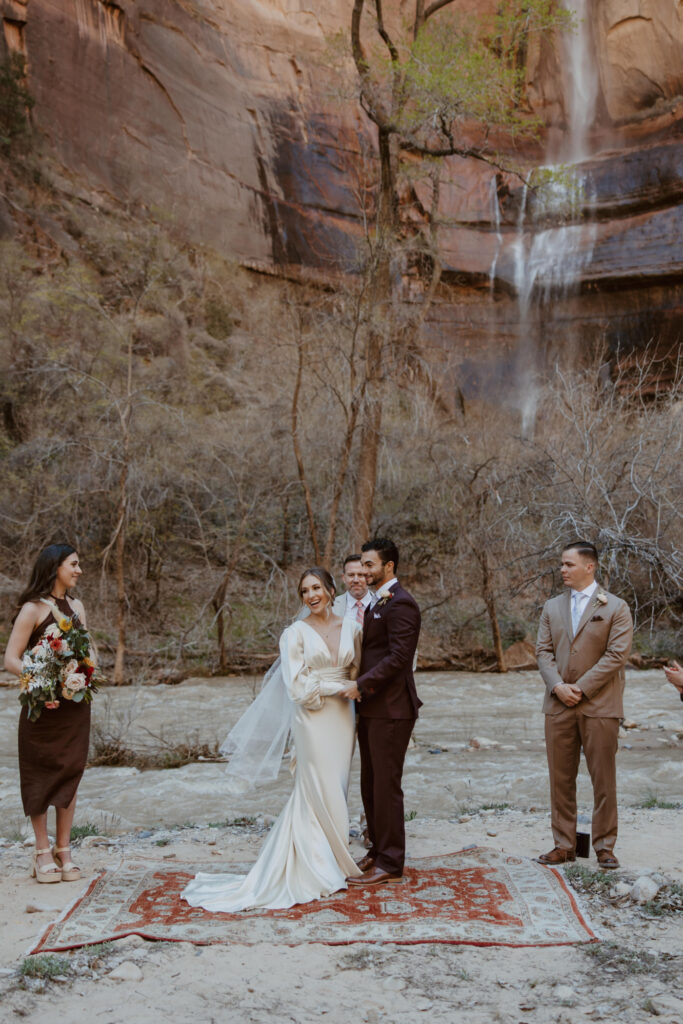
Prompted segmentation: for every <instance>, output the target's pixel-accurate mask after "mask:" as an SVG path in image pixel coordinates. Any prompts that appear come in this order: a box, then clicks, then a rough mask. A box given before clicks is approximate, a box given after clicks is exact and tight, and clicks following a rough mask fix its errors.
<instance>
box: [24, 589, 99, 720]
mask: <svg viewBox="0 0 683 1024" xmlns="http://www.w3.org/2000/svg"><path fill="white" fill-rule="evenodd" d="M43 600H44V599H43ZM45 604H49V606H50V608H51V610H52V614H53V615H54V617H55V619H56V622H55V623H54V624H53V625H51V626H48V627H47V629H46V630H45V632H44V633H43V635H42V636H41V638H40V640H39V641H38V643H37V644H36V645H35V646H34V647H32V648H31V649H30V650H27V651H26V652H25V654H24V657H23V659H22V673H21V675H20V676H19V687H20V693H19V700H20V702H21V703H22V704H23V705H24V707H25V708H26V709H27V711H28V719H29V722H35V721H37V719H38V718H40V715H41V712H42V710H43V708H48V709H53V708H58V707H59V698H60V697H62V698H64V700H72V701H74V703H76V704H79V703H80V702H81V701H85V703H86V704H89V703H90V702H91V700H92V698H93V693H96V692H97V682H98V680H97V678H96V676H95V663H94V661H93V660H92V658H91V656H90V655H91V648H90V637H89V635H88V631H87V629H86V628H85V626H83V625H82V623H81V621H80V619H79V618H78V615H77V614H74V615H73V616H72V617H71V618H69V617H68V616H66V615H62V614H61V612H60V611H59V609H58V608H56V607H55V606H53V605H52V604H51V603H50V602H48V601H45Z"/></svg>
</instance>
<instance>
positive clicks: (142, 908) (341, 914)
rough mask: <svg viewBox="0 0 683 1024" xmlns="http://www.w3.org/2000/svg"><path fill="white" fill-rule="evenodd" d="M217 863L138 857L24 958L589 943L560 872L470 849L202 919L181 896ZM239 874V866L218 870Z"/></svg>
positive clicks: (100, 881)
mask: <svg viewBox="0 0 683 1024" xmlns="http://www.w3.org/2000/svg"><path fill="white" fill-rule="evenodd" d="M207 870H214V871H215V870H216V864H215V862H214V863H212V864H211V865H207V864H183V865H177V866H175V867H170V866H169V864H168V863H166V864H163V865H160V864H155V863H151V862H150V861H144V860H141V859H138V860H135V861H132V860H131V861H129V862H127V863H125V864H122V865H121V866H120V867H118V868H116V869H115V870H113V871H106V872H104V873H103V874H101V875H99V876H98V877H97V878H95V879H94V880H93V881H92V882H91V883H90V885H89V886H88V889H87V890H86V892H85V893H84V894H83V895H82V896H80V897H79V898H78V899H77V900H76V902H75V903H74V904H73V905H72V906H71V907H69V908H68V910H66V911H65V912H64V914H62V916H61V918H60V919H59V920H58V921H56V922H55V923H53V924H51V925H50V926H49V927H48V929H47V930H46V932H45V934H44V935H43V936H42V938H41V939H40V941H39V942H38V944H37V945H36V947H35V949H32V950H31V952H32V953H39V952H46V951H57V950H63V949H73V948H75V947H77V946H85V945H89V944H90V943H95V942H104V941H107V940H111V939H116V938H121V937H122V936H124V935H131V934H136V935H141V936H143V937H144V938H147V939H162V940H165V941H173V942H179V941H187V942H196V943H213V942H232V943H237V944H241V945H252V944H254V943H257V942H270V943H275V944H280V945H298V944H300V943H304V942H324V943H328V944H332V945H335V944H338V943H339V944H342V943H349V942H398V943H416V942H452V943H466V944H470V945H475V946H553V945H564V944H567V943H574V942H591V941H593V940H595V938H596V936H595V934H594V933H593V931H592V929H591V927H590V924H589V922H588V921H587V919H586V917H585V915H584V914H583V913H582V911H581V910H580V909H579V906H578V904H577V901H576V897H575V896H574V895H573V894H572V892H571V890H570V889H569V888H568V886H567V884H566V882H565V880H564V878H563V877H562V875H561V874H560V872H558V871H554V870H550V869H548V868H544V867H541V865H540V864H537V863H535V861H532V860H527V859H525V858H522V857H511V856H508V855H507V854H505V853H500V852H498V851H496V850H489V849H486V848H484V847H475V848H472V849H468V850H461V851H460V852H458V853H451V854H447V855H446V856H442V857H427V858H424V859H423V860H414V861H411V862H410V864H409V865H408V866H407V868H406V872H405V875H404V878H403V881H402V882H400V883H394V884H392V885H385V886H380V887H379V888H376V889H370V890H366V891H363V890H350V891H342V892H339V893H336V894H335V895H333V896H329V897H327V899H322V900H318V901H316V902H315V903H306V904H300V905H298V906H295V907H292V908H291V909H289V910H251V911H243V912H242V913H240V914H210V913H207V911H205V910H197V909H193V908H192V907H189V906H188V905H187V903H185V902H184V901H183V900H181V899H180V893H181V891H182V890H183V888H184V887H185V885H186V884H187V882H188V880H189V879H190V878H192V876H193V875H194V874H195V873H196V872H197V871H207ZM221 870H222V871H226V870H229V871H232V872H242V871H245V870H246V866H245V865H241V864H240V865H230V866H229V867H227V866H226V865H223V866H222V868H221Z"/></svg>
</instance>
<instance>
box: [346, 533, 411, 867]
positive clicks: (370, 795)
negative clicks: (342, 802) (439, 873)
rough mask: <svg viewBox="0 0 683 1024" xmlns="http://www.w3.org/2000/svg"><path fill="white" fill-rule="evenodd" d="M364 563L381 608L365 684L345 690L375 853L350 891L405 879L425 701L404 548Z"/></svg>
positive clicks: (381, 549) (372, 551) (369, 640)
mask: <svg viewBox="0 0 683 1024" xmlns="http://www.w3.org/2000/svg"><path fill="white" fill-rule="evenodd" d="M361 551H362V554H361V563H362V565H363V568H364V570H365V574H366V576H367V580H368V584H369V586H371V587H374V588H375V596H376V599H377V600H376V602H375V604H373V605H370V606H369V607H368V609H367V610H366V612H365V620H364V623H363V650H362V655H361V663H360V671H359V675H358V679H357V680H356V682H355V683H353V684H352V685H351V686H349V687H347V689H346V690H344V691H343V695H344V696H345V697H349V698H350V699H353V700H356V702H357V706H358V745H359V747H360V759H361V777H360V786H361V796H362V798H363V806H364V808H365V815H366V817H367V822H368V833H369V838H370V844H371V845H370V849H369V851H368V853H367V854H366V856H365V857H363V859H362V860H361V861H359V862H358V866H359V867H360V868H361V870H362V871H363V874H362V875H361V876H360V877H359V878H348V879H347V882H348V884H349V885H362V886H366V885H381V884H383V883H384V882H392V881H396V880H398V879H399V878H401V876H402V874H403V862H404V860H405V845H406V840H405V826H404V817H403V790H402V789H401V779H402V776H403V761H404V759H405V754H406V750H407V748H408V741H409V740H410V734H411V733H412V731H413V726H414V725H415V719H416V718H417V713H418V708H419V707H420V706H421V704H422V701H421V700H420V699H419V698H418V696H417V691H416V689H415V680H414V678H413V658H414V655H415V650H416V648H417V640H418V636H419V634H420V609H419V608H418V606H417V603H416V602H415V600H414V598H412V597H411V596H410V594H409V593H408V591H407V590H404V589H403V587H402V586H401V584H400V583H399V582H398V580H397V578H396V570H397V568H398V549H397V547H396V545H395V544H394V543H393V542H392V541H390V540H387V539H386V538H384V537H376V538H375V539H373V540H369V541H367V543H365V544H363V546H362V548H361Z"/></svg>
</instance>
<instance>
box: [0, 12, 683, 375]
mask: <svg viewBox="0 0 683 1024" xmlns="http://www.w3.org/2000/svg"><path fill="white" fill-rule="evenodd" d="M463 2H464V3H465V6H467V4H471V2H472V0H466V2H465V0H463ZM387 6H388V7H390V11H389V14H388V16H389V17H396V16H399V15H400V13H401V10H402V5H401V2H400V0H395V2H394V3H393V4H387ZM350 8H351V4H350V0H320V2H319V3H317V4H311V3H310V2H308V0H305V2H304V0H0V14H1V15H2V17H3V28H4V41H5V46H6V47H8V48H9V49H14V50H16V49H19V50H21V51H22V52H24V53H25V54H26V56H27V60H28V68H29V80H30V88H31V90H32V92H33V94H34V96H35V99H36V107H35V110H34V118H35V121H36V123H37V125H38V126H39V127H40V129H41V130H42V131H43V132H44V133H45V134H46V135H47V137H48V138H49V140H50V142H51V144H52V146H53V148H54V151H55V152H56V154H57V155H58V157H59V158H60V159H61V161H62V162H63V163H64V165H65V166H66V167H67V168H68V169H69V170H70V171H72V172H74V173H75V174H76V175H77V176H79V177H80V178H81V179H85V180H86V181H87V183H88V184H89V186H90V187H91V188H92V189H94V190H101V191H103V192H109V193H111V194H113V195H115V196H116V197H118V198H123V199H127V200H131V201H133V202H135V203H142V204H144V205H146V206H148V207H149V208H151V209H154V210H156V211H158V212H159V213H160V214H162V215H163V216H164V217H166V218H168V217H170V218H173V219H175V220H176V221H177V222H178V223H179V224H180V225H181V226H182V228H183V230H184V231H186V232H187V233H188V235H189V236H190V237H197V238H198V239H201V240H203V241H207V242H209V243H211V244H213V245H215V246H217V247H219V248H220V249H221V250H222V251H223V252H226V253H227V254H228V255H232V256H234V258H235V259H236V260H238V261H240V262H242V263H244V264H246V265H250V266H254V267H257V268H264V269H267V268H271V267H289V268H290V269H291V268H294V267H298V268H300V269H301V270H302V271H304V272H310V271H312V270H315V271H317V272H327V271H330V270H336V269H339V268H342V269H343V268H347V267H349V266H351V265H352V264H353V260H354V253H355V247H356V243H357V240H358V238H359V237H360V234H361V230H362V228H361V219H360V216H359V208H358V195H359V182H360V180H361V178H362V176H363V173H364V171H365V169H366V167H367V160H366V157H365V156H364V155H363V153H364V150H365V149H367V143H368V140H369V139H371V130H370V126H369V125H368V123H367V120H366V119H365V118H364V116H363V114H362V112H361V111H360V109H359V107H358V106H357V104H356V103H354V102H353V100H352V99H349V100H348V102H346V103H345V104H343V105H342V104H339V103H338V102H335V100H334V99H333V98H332V97H331V96H330V95H329V94H328V92H327V89H328V86H329V79H328V77H327V76H326V75H325V74H324V73H323V70H322V68H321V66H320V63H319V62H320V59H321V56H322V54H323V51H324V48H325V45H326V39H327V38H328V37H329V36H330V35H331V34H332V33H334V32H337V31H339V30H346V29H347V28H348V22H349V18H350ZM590 10H591V31H592V34H593V40H594V46H595V60H596V61H597V65H598V71H599V97H598V106H597V119H596V124H595V126H594V130H593V132H592V137H591V145H592V148H593V151H594V152H598V151H602V150H606V152H604V153H602V155H597V156H596V158H595V159H594V160H593V161H592V164H591V173H592V180H593V183H592V185H591V190H592V191H591V195H593V194H595V209H594V210H593V211H592V216H596V215H597V226H596V231H595V235H594V236H593V235H591V239H590V244H591V247H592V256H591V258H590V260H588V261H587V262H586V266H585V268H584V270H583V279H582V288H583V291H584V293H585V296H586V299H585V301H582V302H580V303H577V301H576V299H572V300H571V301H569V300H568V301H567V302H566V303H565V304H564V305H563V306H562V307H561V308H560V307H559V306H558V307H557V308H556V309H553V310H552V316H553V317H555V319H554V320H552V322H551V324H550V326H549V328H548V334H549V335H554V334H556V333H557V332H558V331H561V330H562V326H561V322H560V321H562V320H563V318H564V321H567V320H569V321H572V320H573V321H578V322H580V323H584V321H585V323H586V324H587V325H588V327H587V330H588V333H589V334H591V337H593V336H594V337H603V338H604V337H606V338H607V339H608V340H609V341H610V343H612V340H613V336H615V337H616V336H618V337H616V340H617V341H619V339H623V338H624V336H625V333H627V334H629V332H630V334H629V337H631V336H632V335H633V334H634V332H635V334H636V335H638V337H640V338H643V337H645V336H646V335H647V333H648V332H651V335H652V332H656V333H658V334H660V335H661V334H662V332H663V334H664V335H665V336H666V337H675V336H676V334H677V332H678V331H679V330H680V315H681V314H680V292H679V291H678V286H679V284H680V280H681V276H682V274H683V262H682V260H683V257H682V253H681V247H680V245H679V244H678V239H680V237H681V227H683V225H682V224H681V205H680V203H681V179H682V177H683V175H682V174H681V146H680V129H681V125H683V106H682V105H681V104H680V103H679V105H678V106H677V100H679V99H680V97H681V95H682V94H683V31H682V24H683V22H682V19H683V4H681V3H676V2H675V0H594V2H593V3H592V4H591V5H590ZM564 74H565V71H564V68H563V60H562V58H561V56H560V53H559V50H558V47H557V46H556V45H555V43H553V41H552V40H544V42H543V44H542V45H541V46H540V47H539V49H538V51H537V52H533V53H531V54H530V55H529V92H528V95H529V101H530V103H531V106H532V108H533V109H534V110H535V111H536V112H540V113H541V114H542V115H543V116H544V118H545V120H546V122H547V124H548V126H549V138H550V139H551V140H552V138H553V133H554V134H555V138H557V137H558V134H561V133H562V132H563V131H564V130H565V128H566V120H567V111H566V103H565V99H564V94H565V87H566V83H565V82H564ZM537 159H538V160H539V162H541V161H542V159H543V156H542V154H540V153H538V154H537ZM444 177H445V183H444V187H443V189H442V201H441V208H440V211H439V212H440V218H441V221H442V226H441V229H440V239H441V245H442V254H443V261H444V267H445V273H444V286H443V288H442V294H441V297H440V308H439V309H437V310H436V312H435V314H434V317H433V321H434V330H435V331H438V332H439V334H440V336H441V337H442V338H443V339H444V342H445V343H446V344H447V345H448V346H449V347H451V346H452V347H454V348H456V349H457V350H458V351H462V352H463V353H465V352H471V351H473V350H478V349H480V350H481V351H482V352H484V351H485V350H486V351H488V352H491V351H493V352H494V353H496V352H497V353H498V354H497V355H494V356H492V358H499V354H500V348H501V346H502V347H503V348H504V347H505V346H506V345H509V346H510V347H514V344H515V341H514V339H515V337H516V336H517V333H518V325H517V323H516V317H517V311H516V310H517V307H516V305H515V301H514V299H513V298H512V296H511V292H512V291H513V279H514V271H513V269H511V268H510V267H509V266H506V260H507V261H508V262H509V258H510V253H509V243H511V242H514V232H515V231H516V230H517V224H518V213H519V206H520V199H519V195H518V194H515V191H516V186H515V183H514V182H512V181H504V182H501V181H500V180H499V181H497V182H496V181H494V182H493V183H492V172H491V170H490V168H487V167H485V166H484V165H481V164H477V163H475V162H471V161H463V160H458V159H453V160H451V161H449V162H448V164H447V167H446V169H445V173H444ZM420 188H421V186H416V192H415V197H416V198H417V200H418V203H417V206H416V210H417V213H416V214H415V216H417V217H418V219H419V217H420V207H419V200H420V198H421V195H420ZM496 190H497V192H498V198H499V199H500V210H501V214H500V215H501V218H502V223H501V225H500V228H499V230H498V231H497V230H496V225H495V224H494V220H495V217H494V205H493V203H492V194H493V192H494V191H496ZM517 193H518V187H517ZM422 198H423V199H424V207H425V209H426V208H427V207H428V202H427V197H426V196H423V197H422ZM499 235H502V237H503V243H504V244H503V245H502V246H501V243H500V239H499V237H498V236H499ZM497 257H499V259H500V276H499V279H498V280H497V284H496V288H495V289H494V290H493V292H492V293H490V292H489V287H488V279H489V271H490V268H491V265H492V262H493V260H494V259H496V258H497ZM584 311H585V314H584ZM494 314H495V315H494ZM548 315H550V313H549V314H548ZM558 318H559V319H558ZM492 320H493V321H494V322H495V324H496V330H495V331H492V329H491V326H490V325H491V322H492ZM479 323H481V324H482V327H481V329H479V328H478V327H477V324H479ZM626 323H629V324H631V325H632V324H633V323H636V324H637V325H638V326H637V329H635V328H633V327H632V326H631V327H629V331H627V332H625V329H622V327H619V329H618V330H616V329H615V327H614V325H615V324H626ZM558 324H559V326H558ZM596 325H597V326H596ZM615 330H616V335H615ZM591 332H592V333H591ZM506 339H507V340H506Z"/></svg>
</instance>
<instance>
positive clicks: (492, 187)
mask: <svg viewBox="0 0 683 1024" xmlns="http://www.w3.org/2000/svg"><path fill="white" fill-rule="evenodd" d="M489 201H490V204H491V223H492V224H495V226H496V251H495V253H494V256H493V260H492V261H491V269H490V270H489V290H490V292H491V294H492V295H493V289H494V287H495V283H496V267H497V265H498V257H499V256H500V252H501V249H502V248H503V234H502V232H501V230H500V206H499V204H498V178H497V175H495V174H494V175H493V177H492V178H491V182H490V184H489Z"/></svg>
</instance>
